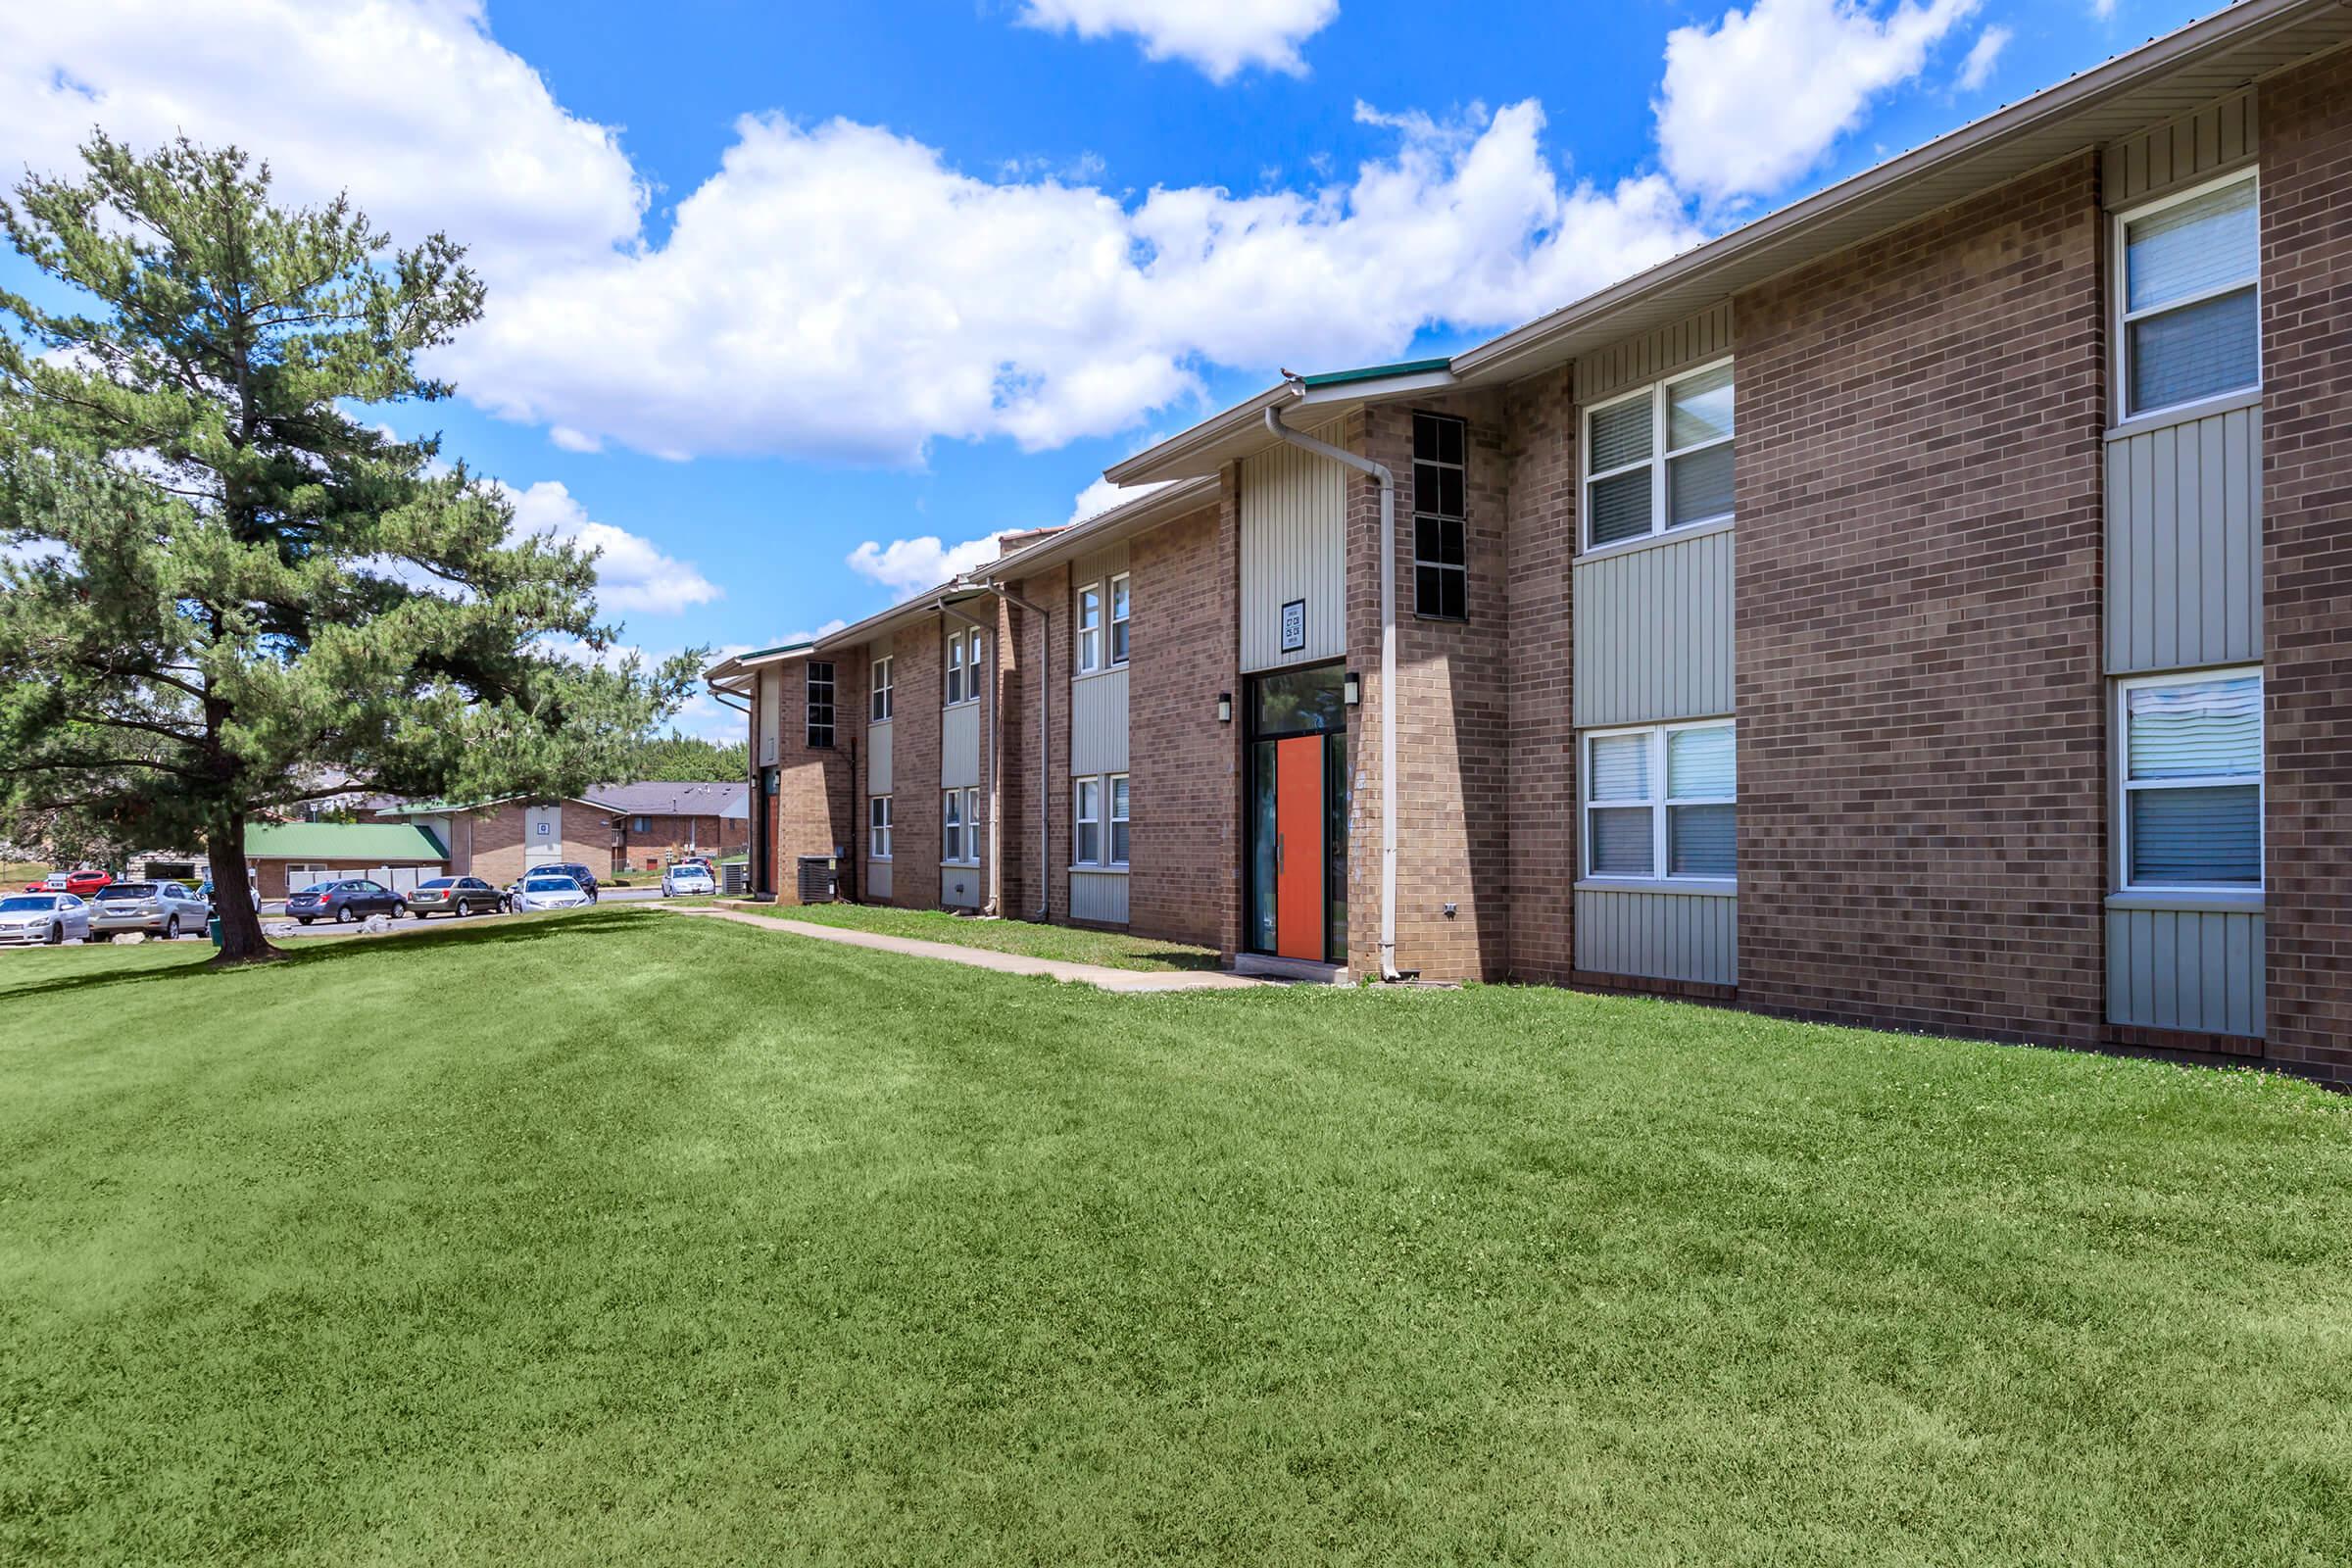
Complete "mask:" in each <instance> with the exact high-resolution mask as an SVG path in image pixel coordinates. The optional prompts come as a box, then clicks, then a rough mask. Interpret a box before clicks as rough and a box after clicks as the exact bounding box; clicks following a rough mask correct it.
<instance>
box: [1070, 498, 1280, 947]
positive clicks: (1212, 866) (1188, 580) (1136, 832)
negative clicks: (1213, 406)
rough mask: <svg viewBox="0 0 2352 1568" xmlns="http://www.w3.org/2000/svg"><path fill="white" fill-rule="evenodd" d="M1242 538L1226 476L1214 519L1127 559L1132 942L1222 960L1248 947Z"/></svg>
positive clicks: (1168, 531) (1166, 527)
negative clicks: (1193, 948) (1145, 940)
mask: <svg viewBox="0 0 2352 1568" xmlns="http://www.w3.org/2000/svg"><path fill="white" fill-rule="evenodd" d="M1238 527H1239V514H1238V512H1237V510H1236V506H1235V496H1234V491H1233V484H1232V480H1231V478H1230V476H1229V477H1228V479H1227V482H1226V485H1225V495H1224V497H1223V499H1222V500H1221V501H1220V502H1219V504H1218V505H1217V506H1215V507H1213V508H1204V509H1203V510H1201V511H1199V512H1196V513H1194V514H1192V515H1189V516H1186V517H1181V518H1179V519H1177V520H1176V521H1174V522H1170V523H1166V524H1163V525H1162V526H1160V527H1158V528H1154V529H1152V531H1151V532H1149V533H1146V534H1143V535H1141V536H1139V537H1138V538H1136V539H1135V540H1134V541H1133V542H1132V543H1131V544H1130V545H1129V546H1128V552H1127V558H1128V570H1129V573H1130V580H1131V581H1132V583H1133V585H1134V595H1135V598H1134V619H1133V621H1132V623H1131V626H1130V630H1129V635H1130V637H1131V638H1132V639H1133V648H1134V657H1133V659H1132V660H1131V662H1130V663H1129V665H1128V676H1127V680H1128V686H1127V759H1128V763H1129V773H1128V786H1127V787H1128V812H1129V817H1130V819H1131V823H1132V825H1131V827H1130V829H1129V841H1130V848H1129V857H1130V865H1131V867H1132V869H1131V870H1130V872H1129V874H1128V889H1127V899H1128V907H1127V923H1128V928H1129V929H1130V930H1133V931H1136V932H1140V933H1142V934H1144V935H1147V936H1154V937H1165V938H1167V939H1169V940H1171V941H1176V942H1191V943H1197V944H1199V945H1200V946H1201V947H1213V948H1215V949H1217V950H1218V951H1219V952H1220V953H1224V954H1227V955H1231V954H1232V953H1233V952H1234V950H1235V948H1236V946H1237V945H1238V944H1239V942H1240V940H1241V900H1242V884H1241V861H1242V855H1241V809H1242V808H1241V774H1240V766H1241V744H1242V742H1241V736H1242V732H1243V724H1242V719H1241V711H1240V707H1239V705H1240V703H1241V700H1242V683H1241V679H1240V677H1239V676H1238V675H1236V673H1235V671H1236V670H1237V669H1238V668H1240V665H1241V644H1240V635H1241V634H1240V618H1239V616H1240V612H1239V608H1238V592H1239V576H1238V573H1239V570H1240V550H1239V548H1238V541H1239V533H1238ZM1220 692H1230V693H1232V694H1233V698H1234V702H1235V704H1236V709H1235V715H1234V720H1233V722H1231V723H1226V724H1220V723H1218V722H1217V711H1216V710H1217V696H1218V694H1219V693H1220ZM1060 756H1061V757H1063V758H1064V759H1065V760H1066V759H1067V758H1068V756H1069V742H1068V737H1067V732H1066V731H1065V732H1064V733H1063V737H1062V740H1061V742H1060ZM1064 792H1065V794H1066V793H1067V791H1066V785H1065V790H1064ZM1065 853H1066V846H1065Z"/></svg>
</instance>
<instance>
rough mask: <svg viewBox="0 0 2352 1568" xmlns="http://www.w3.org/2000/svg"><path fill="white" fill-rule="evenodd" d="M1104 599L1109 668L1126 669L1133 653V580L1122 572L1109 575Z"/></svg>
mask: <svg viewBox="0 0 2352 1568" xmlns="http://www.w3.org/2000/svg"><path fill="white" fill-rule="evenodd" d="M1104 597H1105V598H1107V599H1108V600H1109V601H1110V603H1109V606H1108V608H1107V610H1106V612H1105V623H1106V625H1107V627H1108V631H1107V634H1106V636H1107V642H1108V652H1109V654H1110V660H1109V667H1110V668H1112V669H1124V668H1126V667H1127V660H1128V657H1129V656H1130V655H1131V654H1133V653H1134V651H1135V650H1134V646H1133V632H1132V622H1133V619H1134V614H1135V585H1134V581H1133V579H1132V578H1131V577H1130V575H1129V574H1128V573H1126V572H1124V571H1117V572H1113V573H1111V577H1110V582H1109V585H1108V592H1107V593H1106V594H1105V595H1104Z"/></svg>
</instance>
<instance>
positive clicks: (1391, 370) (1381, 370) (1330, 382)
mask: <svg viewBox="0 0 2352 1568" xmlns="http://www.w3.org/2000/svg"><path fill="white" fill-rule="evenodd" d="M1451 368H1453V362H1452V361H1451V360H1406V361H1404V362H1402V363H1401V364H1397V365H1366V366H1363V367H1360V368H1356V369H1353V370H1325V371H1322V372H1321V373H1319V374H1316V375H1302V376H1300V377H1299V385H1300V386H1346V385H1348V383H1349V382H1350V381H1385V380H1387V379H1388V378H1389V377H1390V376H1392V375H1427V374H1429V373H1430V372H1431V371H1433V370H1450V369H1451Z"/></svg>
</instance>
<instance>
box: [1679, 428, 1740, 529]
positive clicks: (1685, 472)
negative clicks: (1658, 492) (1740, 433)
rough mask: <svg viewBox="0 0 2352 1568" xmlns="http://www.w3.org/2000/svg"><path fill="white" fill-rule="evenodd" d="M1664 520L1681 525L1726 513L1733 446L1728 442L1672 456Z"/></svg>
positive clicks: (1730, 490) (1728, 508) (1730, 507)
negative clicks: (1688, 454) (1666, 511)
mask: <svg viewBox="0 0 2352 1568" xmlns="http://www.w3.org/2000/svg"><path fill="white" fill-rule="evenodd" d="M1666 500H1667V505H1668V506H1669V507H1670V508H1671V509H1672V510H1671V511H1669V513H1668V514H1667V522H1668V523H1669V525H1671V526H1673V527H1677V528H1679V527H1681V526H1682V525H1683V524H1684V523H1687V522H1704V521H1705V520H1707V519H1708V518H1710V517H1722V516H1728V515H1730V514H1731V510H1732V448H1731V447H1730V446H1729V445H1728V444H1727V445H1724V446H1720V447H1709V448H1707V449H1706V450H1705V451H1704V452H1694V453H1692V454H1691V456H1689V457H1687V458H1673V459H1670V460H1668V462H1667V464H1666Z"/></svg>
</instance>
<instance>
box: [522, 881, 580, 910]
mask: <svg viewBox="0 0 2352 1568" xmlns="http://www.w3.org/2000/svg"><path fill="white" fill-rule="evenodd" d="M595 902H596V896H595V895H594V894H592V893H590V892H589V891H588V890H587V889H586V888H584V887H582V886H580V884H579V881H578V879H577V878H574V877H569V876H565V875H563V874H562V873H560V872H556V871H533V872H531V873H530V874H529V875H527V876H525V877H524V878H523V879H522V883H521V885H520V886H519V887H517V888H516V889H515V909H516V910H517V911H518V912H519V911H528V910H532V909H584V908H586V907H588V906H589V905H591V904H594V903H595Z"/></svg>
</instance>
